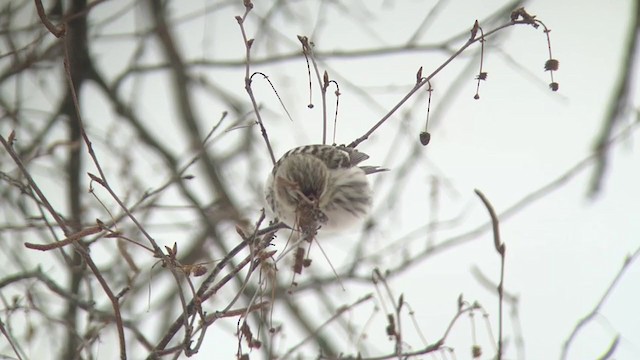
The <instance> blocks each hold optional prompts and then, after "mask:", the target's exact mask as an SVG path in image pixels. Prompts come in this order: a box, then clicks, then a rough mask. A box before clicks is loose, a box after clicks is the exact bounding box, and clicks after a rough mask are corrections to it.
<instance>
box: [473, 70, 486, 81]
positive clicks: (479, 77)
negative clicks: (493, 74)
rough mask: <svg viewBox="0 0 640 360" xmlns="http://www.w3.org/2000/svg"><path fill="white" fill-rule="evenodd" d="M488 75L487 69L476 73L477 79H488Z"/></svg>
mask: <svg viewBox="0 0 640 360" xmlns="http://www.w3.org/2000/svg"><path fill="white" fill-rule="evenodd" d="M487 75H489V74H488V73H487V72H486V71H483V72H481V73H480V74H478V75H476V80H487Z"/></svg>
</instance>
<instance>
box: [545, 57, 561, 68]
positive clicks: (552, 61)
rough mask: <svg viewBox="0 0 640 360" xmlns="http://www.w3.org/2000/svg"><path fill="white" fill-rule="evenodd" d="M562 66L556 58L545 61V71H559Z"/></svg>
mask: <svg viewBox="0 0 640 360" xmlns="http://www.w3.org/2000/svg"><path fill="white" fill-rule="evenodd" d="M559 67H560V62H559V61H558V60H556V59H549V60H547V61H546V62H545V63H544V70H545V71H558V68H559Z"/></svg>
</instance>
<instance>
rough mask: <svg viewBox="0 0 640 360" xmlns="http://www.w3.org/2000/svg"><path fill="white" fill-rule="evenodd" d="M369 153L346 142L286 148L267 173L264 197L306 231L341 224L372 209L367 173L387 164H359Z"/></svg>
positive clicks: (292, 224)
mask: <svg viewBox="0 0 640 360" xmlns="http://www.w3.org/2000/svg"><path fill="white" fill-rule="evenodd" d="M368 158H369V156H368V155H367V154H365V153H362V152H359V151H358V150H356V149H354V148H350V147H346V146H344V145H341V146H335V145H306V146H300V147H297V148H294V149H291V150H289V151H287V152H286V153H285V154H284V155H283V156H282V157H281V158H280V160H278V161H277V162H276V164H275V165H274V167H273V170H272V171H271V174H270V175H269V178H268V179H267V183H266V187H265V197H266V200H267V204H268V205H269V207H270V209H271V211H272V212H273V213H274V214H275V216H277V217H278V218H279V220H280V221H282V222H283V223H285V224H286V225H288V226H290V227H292V228H294V229H299V230H301V231H302V232H303V233H307V234H309V233H311V234H315V233H316V231H317V230H318V228H322V229H324V230H331V231H335V230H340V229H344V228H345V227H348V226H349V225H352V224H353V223H355V222H356V221H357V220H359V219H361V218H363V217H364V216H365V215H366V214H367V213H368V212H369V210H370V209H371V202H372V199H371V196H372V192H371V188H370V187H369V182H368V181H367V178H366V175H369V174H373V173H376V172H380V171H386V170H387V169H384V168H380V167H378V166H357V165H358V164H359V163H361V162H362V161H364V160H366V159H368Z"/></svg>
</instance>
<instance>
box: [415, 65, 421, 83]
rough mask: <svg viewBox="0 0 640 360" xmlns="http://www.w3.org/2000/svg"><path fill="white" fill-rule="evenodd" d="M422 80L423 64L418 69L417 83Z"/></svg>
mask: <svg viewBox="0 0 640 360" xmlns="http://www.w3.org/2000/svg"><path fill="white" fill-rule="evenodd" d="M420 81H422V66H420V69H418V72H417V73H416V84H419V83H420Z"/></svg>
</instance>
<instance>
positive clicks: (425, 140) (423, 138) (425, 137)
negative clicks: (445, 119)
mask: <svg viewBox="0 0 640 360" xmlns="http://www.w3.org/2000/svg"><path fill="white" fill-rule="evenodd" d="M429 141H431V134H429V133H428V132H426V131H423V132H421V133H420V143H421V144H422V146H427V144H429Z"/></svg>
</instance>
